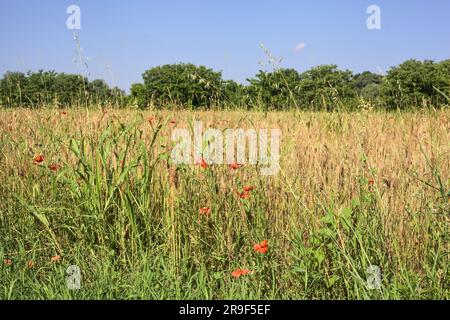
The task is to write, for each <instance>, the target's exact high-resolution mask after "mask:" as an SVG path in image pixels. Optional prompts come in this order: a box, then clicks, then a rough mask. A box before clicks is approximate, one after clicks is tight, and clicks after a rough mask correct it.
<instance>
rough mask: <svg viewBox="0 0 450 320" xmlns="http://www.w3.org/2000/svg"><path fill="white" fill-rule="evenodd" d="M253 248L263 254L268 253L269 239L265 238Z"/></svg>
mask: <svg viewBox="0 0 450 320" xmlns="http://www.w3.org/2000/svg"><path fill="white" fill-rule="evenodd" d="M253 250H255V251H256V252H259V253H261V254H266V253H267V251H268V250H269V240H264V241H263V242H261V243H258V244H255V245H254V246H253Z"/></svg>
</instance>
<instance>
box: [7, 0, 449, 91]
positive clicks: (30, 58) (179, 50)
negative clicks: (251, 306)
mask: <svg viewBox="0 0 450 320" xmlns="http://www.w3.org/2000/svg"><path fill="white" fill-rule="evenodd" d="M71 4H75V5H78V6H79V7H80V8H81V30H79V31H77V33H78V35H79V38H80V42H81V46H82V47H83V49H84V55H85V56H86V57H88V58H89V61H88V64H89V71H90V74H91V78H92V79H94V78H103V79H105V80H106V81H107V82H108V83H110V84H113V83H115V84H117V85H118V86H119V87H121V88H123V89H125V90H128V89H129V86H130V84H131V83H135V82H141V74H142V72H143V71H145V70H147V69H149V68H151V67H153V66H157V65H161V64H166V63H176V62H192V63H195V64H203V65H206V66H209V67H211V68H213V69H215V70H222V71H223V76H224V78H226V79H234V80H237V81H240V82H243V81H245V79H246V78H249V77H252V76H253V75H255V74H256V73H257V71H258V70H259V69H260V68H261V66H260V64H259V62H260V61H264V60H267V59H266V58H265V55H264V53H263V51H262V50H261V48H260V46H259V44H260V43H264V45H265V46H266V47H267V48H269V49H270V50H271V51H272V53H273V54H274V55H275V56H277V57H283V59H284V60H283V64H282V65H283V66H284V67H292V68H295V69H297V70H299V71H303V70H306V69H308V68H310V67H311V66H315V65H320V64H330V63H333V64H337V65H338V66H339V67H341V68H346V69H351V70H353V71H355V72H360V71H363V70H371V71H374V72H377V70H379V69H378V68H380V69H381V70H384V71H385V70H387V69H388V68H389V67H390V66H393V65H396V64H399V63H401V62H402V61H404V60H406V59H409V58H416V59H433V60H443V59H448V58H450V1H448V0H428V1H425V0H410V1H406V0H395V1H394V0H372V1H366V0H314V1H312V0H308V1H306V0H292V1H282V0H281V1H274V0H273V1H264V0H259V1H256V0H239V1H238V0H220V1H219V0H195V1H194V0H177V1H170V0H166V1H162V0H161V1H156V0H151V1H150V0H148V1H144V0H128V1H124V0H112V1H103V0H70V1H66V0H58V1H56V0H39V1H37V0H14V1H12V0H10V1H6V0H0V74H3V73H4V72H5V71H7V70H13V71H26V70H38V69H45V70H48V69H50V70H56V71H58V72H68V73H80V70H79V68H78V67H77V65H76V64H75V63H74V62H73V60H74V58H75V57H76V49H75V42H74V40H73V37H72V34H73V31H70V30H68V29H67V28H66V20H67V18H68V16H69V15H68V14H67V13H66V9H67V7H68V6H69V5H71ZM371 4H376V5H378V6H379V7H380V8H381V19H382V29H381V30H379V31H378V30H377V31H370V30H368V29H367V27H366V20H367V18H368V16H369V15H368V14H367V13H366V9H367V7H368V6H369V5H371ZM299 43H304V44H305V45H306V46H305V48H304V49H303V50H300V51H295V50H294V48H295V47H296V45H298V44H299ZM108 66H110V67H108ZM109 70H111V71H109Z"/></svg>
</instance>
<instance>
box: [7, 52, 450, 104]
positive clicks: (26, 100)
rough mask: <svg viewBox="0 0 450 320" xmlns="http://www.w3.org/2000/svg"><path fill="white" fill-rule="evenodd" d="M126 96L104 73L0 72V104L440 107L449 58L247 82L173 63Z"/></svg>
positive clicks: (447, 86)
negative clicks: (90, 76) (100, 76)
mask: <svg viewBox="0 0 450 320" xmlns="http://www.w3.org/2000/svg"><path fill="white" fill-rule="evenodd" d="M142 76H143V83H140V84H133V85H132V86H131V90H130V91H131V92H130V95H129V96H125V94H124V93H123V92H122V91H121V90H119V89H117V88H113V89H111V88H109V86H108V85H107V84H106V83H105V82H104V81H102V80H94V81H92V82H89V81H88V80H87V79H86V78H84V77H82V76H80V75H70V74H64V73H59V74H58V73H56V72H53V71H51V72H44V71H39V72H36V73H31V72H29V73H27V74H23V73H18V72H7V73H6V74H5V75H4V76H3V79H1V80H0V105H1V106H5V107H15V106H25V107H39V106H43V105H49V104H50V105H55V106H65V107H67V106H78V105H91V104H101V105H120V106H122V105H134V106H138V107H140V108H142V109H144V108H148V107H153V108H166V107H170V106H179V107H183V108H194V109H195V108H210V107H216V108H230V107H232V108H236V107H240V108H255V109H275V110H280V109H288V108H300V109H305V110H328V111H331V110H336V109H340V108H346V109H355V108H359V107H360V106H367V105H369V106H371V107H379V108H386V109H409V108H415V107H416V108H417V107H440V106H443V105H448V104H449V97H450V60H445V61H442V62H440V63H435V62H433V61H423V62H422V61H417V60H408V61H406V62H404V63H402V64H401V65H399V66H397V67H394V68H392V69H390V70H389V71H388V73H387V75H386V76H381V75H378V74H374V73H372V72H369V71H366V72H363V73H360V74H353V73H352V72H351V71H348V70H339V69H338V67H337V66H336V65H323V66H318V67H315V68H312V69H310V70H308V71H306V72H303V73H299V72H298V71H296V70H294V69H276V70H274V71H271V72H267V71H259V73H258V74H257V75H256V76H255V77H254V78H252V79H248V81H247V82H248V84H247V85H243V84H239V83H236V82H234V81H232V80H223V79H222V74H221V72H215V71H213V70H212V69H209V68H206V67H204V66H199V67H198V66H195V65H193V64H184V63H180V64H172V65H164V66H159V67H155V68H152V69H150V70H147V71H145V72H144V74H143V75H142Z"/></svg>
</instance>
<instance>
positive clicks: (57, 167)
mask: <svg viewBox="0 0 450 320" xmlns="http://www.w3.org/2000/svg"><path fill="white" fill-rule="evenodd" d="M48 168H49V169H50V170H51V171H53V172H56V171H58V170H59V166H58V165H57V164H56V163H52V164H50V165H49V166H48Z"/></svg>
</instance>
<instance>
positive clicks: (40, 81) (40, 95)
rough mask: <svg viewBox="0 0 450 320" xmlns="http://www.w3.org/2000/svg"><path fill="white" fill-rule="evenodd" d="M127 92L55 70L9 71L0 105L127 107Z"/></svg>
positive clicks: (2, 84) (0, 84) (0, 82)
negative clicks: (125, 98) (125, 99)
mask: <svg viewBox="0 0 450 320" xmlns="http://www.w3.org/2000/svg"><path fill="white" fill-rule="evenodd" d="M124 96H125V93H124V92H123V91H122V90H120V89H118V88H113V89H110V88H109V86H108V85H107V84H106V82H104V81H103V80H94V81H92V82H89V81H88V79H87V78H85V77H83V76H80V75H75V74H65V73H56V72H54V71H43V70H39V71H38V72H31V71H30V72H28V73H27V74H24V73H20V72H7V73H5V75H4V76H3V78H2V79H1V80H0V105H2V106H6V107H32V108H36V107H41V106H46V105H53V106H56V107H70V106H80V105H81V106H82V105H93V104H99V105H111V104H120V105H122V104H124V100H123V97H124Z"/></svg>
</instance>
